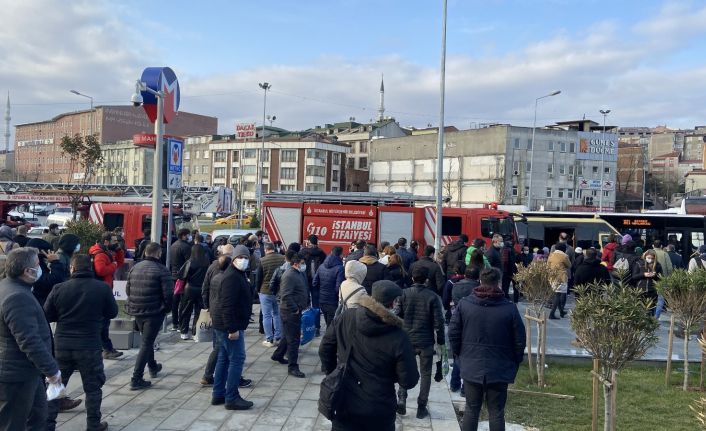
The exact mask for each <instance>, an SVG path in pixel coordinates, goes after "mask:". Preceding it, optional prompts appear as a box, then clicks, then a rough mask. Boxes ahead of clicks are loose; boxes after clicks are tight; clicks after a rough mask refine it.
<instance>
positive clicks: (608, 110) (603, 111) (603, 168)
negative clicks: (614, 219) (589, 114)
mask: <svg viewBox="0 0 706 431" xmlns="http://www.w3.org/2000/svg"><path fill="white" fill-rule="evenodd" d="M598 112H600V113H601V115H603V134H602V135H603V136H601V139H602V140H603V143H602V145H601V147H602V148H601V190H600V191H601V194H600V196H599V197H598V211H603V176H604V175H605V150H606V149H605V119H606V117H607V116H608V114H610V109H606V110H603V109H601V110H600V111H598Z"/></svg>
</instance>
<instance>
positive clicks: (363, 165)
mask: <svg viewBox="0 0 706 431" xmlns="http://www.w3.org/2000/svg"><path fill="white" fill-rule="evenodd" d="M358 168H360V169H368V158H367V157H361V158H360V159H358Z"/></svg>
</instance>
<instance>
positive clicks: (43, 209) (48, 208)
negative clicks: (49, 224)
mask: <svg viewBox="0 0 706 431" xmlns="http://www.w3.org/2000/svg"><path fill="white" fill-rule="evenodd" d="M55 209H56V205H55V204H42V203H34V204H29V208H28V210H29V212H31V213H33V214H37V215H41V216H46V215H49V214H51V213H52V212H54V210H55Z"/></svg>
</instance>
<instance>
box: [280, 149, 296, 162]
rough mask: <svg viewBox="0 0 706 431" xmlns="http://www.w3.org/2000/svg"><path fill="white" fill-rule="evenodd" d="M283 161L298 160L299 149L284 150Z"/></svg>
mask: <svg viewBox="0 0 706 431" xmlns="http://www.w3.org/2000/svg"><path fill="white" fill-rule="evenodd" d="M282 161H283V162H296V161H297V150H282Z"/></svg>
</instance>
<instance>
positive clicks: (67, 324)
mask: <svg viewBox="0 0 706 431" xmlns="http://www.w3.org/2000/svg"><path fill="white" fill-rule="evenodd" d="M70 268H71V280H69V281H66V282H64V283H59V284H57V285H56V286H55V287H54V289H53V290H52V292H51V293H50V294H49V297H48V298H47V301H46V303H45V304H44V311H45V313H46V316H47V320H48V321H49V322H56V323H57V324H56V332H55V334H54V345H55V347H54V350H55V353H56V360H57V362H58V363H59V369H60V370H61V374H62V377H61V378H62V382H63V383H64V385H68V383H69V378H70V377H71V374H73V373H74V372H75V371H78V372H79V373H80V374H81V382H82V383H83V391H84V393H85V394H86V421H87V429H89V430H106V429H108V423H107V422H101V412H100V407H101V399H102V391H101V387H102V386H103V383H105V373H104V371H103V358H102V357H101V339H100V331H101V327H102V326H103V320H105V319H108V320H110V319H112V318H114V317H115V316H117V315H118V305H117V303H116V302H115V298H114V297H113V292H112V291H111V290H110V288H109V287H108V285H107V284H105V283H103V282H102V281H99V280H96V279H95V278H94V277H93V268H92V267H91V258H90V256H88V255H85V254H76V255H75V256H74V257H72V258H71V263H70ZM60 405H61V400H54V401H50V402H49V421H48V425H47V430H48V431H54V430H55V429H56V417H57V414H58V413H59V410H60Z"/></svg>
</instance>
